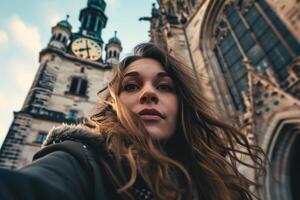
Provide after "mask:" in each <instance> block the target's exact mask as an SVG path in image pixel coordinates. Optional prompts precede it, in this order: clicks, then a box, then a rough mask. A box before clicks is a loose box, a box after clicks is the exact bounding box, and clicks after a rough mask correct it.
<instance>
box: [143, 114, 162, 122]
mask: <svg viewBox="0 0 300 200" xmlns="http://www.w3.org/2000/svg"><path fill="white" fill-rule="evenodd" d="M140 116H141V119H142V120H144V121H158V120H160V119H161V117H160V116H158V115H140Z"/></svg>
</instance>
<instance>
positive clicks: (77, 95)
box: [0, 0, 122, 169]
mask: <svg viewBox="0 0 300 200" xmlns="http://www.w3.org/2000/svg"><path fill="white" fill-rule="evenodd" d="M105 7H106V3H105V1H104V0H88V2H87V6H86V8H84V9H82V10H81V11H80V15H79V20H80V22H81V24H80V27H79V30H78V32H75V33H73V32H72V26H71V24H70V23H69V22H68V18H69V16H67V19H65V20H62V21H60V22H58V23H57V24H56V25H55V26H54V27H52V36H51V38H50V40H49V43H48V45H47V47H46V48H44V49H43V50H42V51H41V52H40V56H39V68H38V71H37V74H36V76H35V79H34V81H33V83H32V86H31V88H30V90H29V92H28V94H27V97H26V99H25V101H24V104H23V106H22V108H21V110H20V111H18V112H14V119H13V122H12V124H11V126H10V128H9V131H8V134H7V136H6V138H5V140H4V143H3V145H2V148H1V149H0V167H1V168H8V169H15V168H19V167H22V166H24V165H26V164H28V163H30V162H31V159H32V156H33V155H34V153H36V152H37V151H38V150H39V149H40V146H41V144H42V142H43V141H44V139H45V138H46V136H47V133H48V131H49V130H50V129H51V128H52V127H53V126H59V125H60V124H61V123H73V124H76V123H80V122H81V121H82V120H83V119H84V118H86V117H88V116H89V115H91V114H92V113H94V112H95V110H96V107H97V102H98V98H99V96H97V92H98V91H99V90H101V89H102V88H104V87H105V86H107V83H108V81H109V79H110V77H111V73H112V68H113V65H112V64H111V63H110V62H106V61H105V59H103V55H102V48H103V45H104V42H103V39H102V30H103V28H105V25H106V22H107V17H106V15H105V13H104V11H105ZM120 46H121V42H120ZM121 50H122V48H119V51H118V53H120V52H121ZM115 61H116V62H117V60H115ZM101 97H102V96H100V98H101Z"/></svg>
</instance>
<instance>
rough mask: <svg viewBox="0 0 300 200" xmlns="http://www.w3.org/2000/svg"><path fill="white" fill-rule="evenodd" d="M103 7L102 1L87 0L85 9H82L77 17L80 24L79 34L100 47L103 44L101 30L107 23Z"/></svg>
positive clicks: (103, 2)
mask: <svg viewBox="0 0 300 200" xmlns="http://www.w3.org/2000/svg"><path fill="white" fill-rule="evenodd" d="M105 7H106V3H105V1H104V0H88V2H87V7H86V8H84V9H82V10H81V11H80V15H79V21H80V22H81V26H80V29H79V34H80V35H83V36H85V37H89V38H91V39H93V40H96V41H98V42H99V43H100V44H101V45H102V44H103V40H102V37H101V34H102V29H103V28H105V26H106V22H107V16H106V15H105V13H104V11H105Z"/></svg>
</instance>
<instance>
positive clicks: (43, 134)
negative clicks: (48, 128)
mask: <svg viewBox="0 0 300 200" xmlns="http://www.w3.org/2000/svg"><path fill="white" fill-rule="evenodd" d="M46 138H47V133H46V132H39V133H38V135H37V137H36V140H35V143H39V144H42V143H43V142H44V140H45V139H46Z"/></svg>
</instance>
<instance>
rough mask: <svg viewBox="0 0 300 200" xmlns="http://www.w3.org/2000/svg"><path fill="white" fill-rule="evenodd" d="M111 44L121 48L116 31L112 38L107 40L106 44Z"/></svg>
mask: <svg viewBox="0 0 300 200" xmlns="http://www.w3.org/2000/svg"><path fill="white" fill-rule="evenodd" d="M111 43H113V44H117V45H120V46H122V45H121V40H120V39H119V38H118V37H117V31H115V35H114V37H112V38H110V39H109V40H108V44H111Z"/></svg>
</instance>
